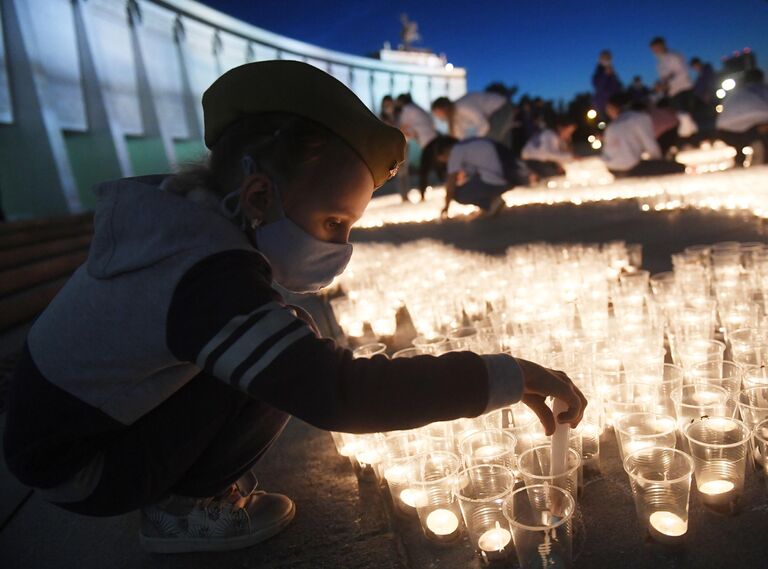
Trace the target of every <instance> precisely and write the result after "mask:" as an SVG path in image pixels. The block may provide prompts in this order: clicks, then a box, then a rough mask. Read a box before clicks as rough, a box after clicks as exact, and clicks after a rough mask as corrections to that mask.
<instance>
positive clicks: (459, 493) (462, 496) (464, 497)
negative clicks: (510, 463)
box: [452, 464, 517, 504]
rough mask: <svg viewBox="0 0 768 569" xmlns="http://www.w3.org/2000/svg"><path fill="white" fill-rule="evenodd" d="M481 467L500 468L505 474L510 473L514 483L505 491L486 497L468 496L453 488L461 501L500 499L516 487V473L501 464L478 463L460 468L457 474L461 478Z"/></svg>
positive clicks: (481, 501) (472, 501)
mask: <svg viewBox="0 0 768 569" xmlns="http://www.w3.org/2000/svg"><path fill="white" fill-rule="evenodd" d="M479 468H498V469H500V470H502V471H504V473H505V474H508V475H509V477H510V478H511V480H512V484H511V485H510V486H509V488H507V489H506V490H504V491H503V492H500V493H499V494H495V495H493V496H487V497H485V498H470V497H469V496H466V495H464V494H462V493H461V491H460V490H457V489H456V488H453V489H452V492H453V495H454V496H456V499H457V500H459V501H461V502H470V503H474V504H480V503H484V502H492V501H494V500H498V499H500V498H504V497H505V496H507V495H509V494H510V493H511V492H513V491H514V489H515V484H516V483H517V478H516V477H515V473H514V472H512V469H511V468H507V467H505V466H501V465H500V464H476V465H475V466H469V467H467V468H462V469H460V470H459V472H458V473H457V474H456V477H457V478H461V476H462V475H463V474H465V473H467V472H469V471H470V470H475V469H479Z"/></svg>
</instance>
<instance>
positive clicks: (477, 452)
mask: <svg viewBox="0 0 768 569" xmlns="http://www.w3.org/2000/svg"><path fill="white" fill-rule="evenodd" d="M516 442H517V441H515V437H514V436H513V435H512V434H511V433H509V432H507V431H504V430H502V429H485V430H482V431H478V432H476V433H472V434H470V435H468V436H466V437H464V439H463V440H462V441H461V444H460V445H459V447H460V448H459V451H460V453H461V458H462V460H463V462H464V465H465V466H467V467H470V466H476V465H479V464H496V465H498V466H503V467H504V468H508V469H510V470H514V469H515V466H516V464H515V463H516V459H515V445H516Z"/></svg>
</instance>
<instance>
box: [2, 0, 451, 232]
mask: <svg viewBox="0 0 768 569" xmlns="http://www.w3.org/2000/svg"><path fill="white" fill-rule="evenodd" d="M254 11H255V13H258V12H257V11H258V3H254ZM0 21H1V22H2V28H1V30H2V37H0V145H2V153H1V154H0V192H2V201H3V207H4V209H5V211H6V214H7V215H8V216H9V217H11V218H15V217H29V216H35V215H43V214H51V213H63V212H76V211H80V210H82V209H87V208H88V207H90V206H91V205H92V198H91V197H90V193H89V190H88V187H87V186H90V185H91V184H92V183H94V182H96V181H98V180H97V179H96V178H98V174H99V173H103V175H104V176H105V177H119V176H130V175H134V174H141V173H145V172H146V170H147V168H149V166H148V164H152V165H156V166H155V168H157V167H161V168H162V167H163V166H164V165H167V168H169V169H170V168H173V167H175V166H176V165H177V164H178V163H179V162H183V161H184V159H185V158H187V156H185V155H181V152H182V150H181V148H182V146H183V143H185V142H186V143H190V142H191V143H194V142H196V141H197V142H199V141H200V140H201V139H202V132H203V129H202V108H201V105H200V99H201V96H202V93H203V91H204V90H205V89H206V88H207V87H208V86H209V85H210V84H211V83H212V82H213V81H214V80H215V79H216V77H218V76H219V75H221V74H222V73H224V72H225V71H227V70H228V69H231V68H232V67H235V66H237V65H241V64H243V63H246V62H248V61H261V60H267V59H297V60H302V61H306V62H307V63H310V64H312V65H315V66H317V67H319V68H320V69H323V70H324V71H327V72H328V73H330V74H332V75H334V76H335V77H336V78H338V79H339V80H340V81H342V82H343V83H344V84H346V85H347V86H348V87H349V88H350V89H352V90H353V91H354V92H355V93H356V94H357V95H358V96H359V97H360V99H361V100H363V102H365V104H366V105H368V106H369V107H370V108H371V109H372V110H373V111H375V112H377V111H378V105H379V103H380V101H381V98H382V97H383V96H384V95H387V94H390V95H398V94H400V93H402V92H410V93H411V96H412V97H413V99H414V101H415V102H416V103H417V104H420V105H422V106H425V107H428V106H429V104H430V102H431V101H432V100H434V99H435V98H437V97H440V96H449V97H452V98H457V97H459V96H461V95H463V94H464V93H465V92H466V72H465V70H463V69H460V68H454V67H453V66H451V65H412V64H408V63H393V62H389V61H381V60H377V59H372V58H367V57H360V56H356V55H349V54H345V53H340V52H337V51H333V50H328V49H324V48H320V47H317V46H314V45H311V44H308V43H305V42H302V41H298V40H295V39H291V38H287V37H284V36H280V35H278V34H275V33H272V32H269V31H267V30H264V29H261V28H258V27H256V26H253V25H251V24H248V23H246V22H243V21H241V20H238V19H236V18H233V17H231V16H228V15H226V14H223V13H221V12H218V11H216V10H214V9H212V8H209V7H207V6H205V5H203V4H200V3H198V2H194V1H191V0H127V1H126V0H75V1H73V0H0ZM147 141H155V142H156V144H154V146H151V145H150V144H147V145H145V146H142V144H143V143H144V142H147ZM180 143H182V144H181V145H180ZM192 146H193V147H194V144H193V145H192ZM150 148H152V149H153V150H152V152H153V153H154V154H152V155H148V153H149V149H150ZM185 148H189V145H187V147H185ZM89 161H93V168H89V166H90V165H89Z"/></svg>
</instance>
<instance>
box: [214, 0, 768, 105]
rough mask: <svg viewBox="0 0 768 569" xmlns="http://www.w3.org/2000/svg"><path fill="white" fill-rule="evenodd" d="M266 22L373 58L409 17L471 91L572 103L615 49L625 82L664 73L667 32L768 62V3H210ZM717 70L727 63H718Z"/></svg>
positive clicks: (689, 46)
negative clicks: (501, 85)
mask: <svg viewBox="0 0 768 569" xmlns="http://www.w3.org/2000/svg"><path fill="white" fill-rule="evenodd" d="M205 3H206V4H208V5H209V6H211V7H213V8H216V9H218V10H221V11H223V12H226V13H228V14H230V15H233V16H235V17H237V18H240V19H242V20H245V21H247V22H250V23H252V24H254V25H256V26H259V27H262V28H265V29H268V30H270V31H273V32H276V33H279V34H283V35H286V36H289V37H292V38H296V39H300V40H303V41H306V42H309V43H313V44H316V45H318V46H321V47H326V48H330V49H335V50H339V51H344V52H348V53H352V54H356V55H364V54H367V53H370V52H373V51H376V50H377V49H378V48H380V47H381V46H382V44H383V42H385V41H390V42H391V43H392V45H393V46H394V45H397V43H398V35H399V30H400V22H399V15H400V13H401V12H406V13H408V15H409V16H410V17H411V19H413V20H416V21H417V22H418V23H419V30H420V32H421V35H422V37H423V40H422V42H421V44H420V45H423V46H428V47H431V48H432V49H434V50H435V51H436V52H444V53H446V54H447V55H448V59H449V61H451V62H452V63H454V64H455V65H457V66H463V67H466V68H467V72H468V78H469V88H470V89H472V90H474V89H482V88H483V87H484V86H485V85H486V84H488V83H489V82H491V81H494V80H502V81H505V82H507V83H516V84H518V85H519V86H520V90H521V92H529V93H531V94H538V95H542V96H544V97H547V98H561V97H562V98H566V99H567V98H570V97H571V96H572V95H573V94H574V93H576V92H579V91H585V90H589V88H590V83H589V78H590V75H591V73H592V70H593V67H594V65H595V62H596V60H597V54H598V52H599V51H600V50H601V49H604V48H607V49H611V50H612V51H613V53H614V61H615V66H616V69H617V71H618V73H619V76H620V77H621V78H622V80H624V81H625V82H629V81H630V80H631V78H632V76H633V75H635V74H639V75H642V77H643V79H644V81H645V82H646V83H652V82H653V80H654V79H655V77H656V72H655V60H654V58H653V55H652V54H651V52H650V50H649V49H648V42H649V40H650V39H651V38H652V37H653V36H656V35H663V36H665V37H666V38H667V42H668V44H669V45H670V47H671V48H672V49H675V50H678V51H681V52H683V53H684V54H685V56H686V57H687V58H690V57H691V56H694V55H698V56H700V57H702V58H703V59H705V60H708V61H712V62H713V63H718V62H719V60H720V58H721V57H722V56H723V55H725V54H727V53H729V52H732V51H733V50H737V49H741V48H744V47H747V46H748V47H751V48H752V49H753V50H754V51H755V52H756V53H757V55H758V63H759V64H760V65H761V67H764V68H765V67H766V66H765V62H766V61H768V1H766V0H732V1H730V2H727V1H725V0H719V1H718V0H685V1H674V0H668V1H667V2H662V1H657V0H625V1H624V2H597V1H593V0H583V1H579V2H576V1H563V0H537V1H528V2H515V1H511V0H507V1H502V0H475V1H474V2H455V1H450V0H421V1H418V2H414V1H410V2H408V1H402V0H361V1H350V0H325V1H319V0H288V1H282V2H281V1H277V0H258V1H257V0H205ZM716 67H717V65H716Z"/></svg>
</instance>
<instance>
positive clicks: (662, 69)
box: [650, 37, 696, 112]
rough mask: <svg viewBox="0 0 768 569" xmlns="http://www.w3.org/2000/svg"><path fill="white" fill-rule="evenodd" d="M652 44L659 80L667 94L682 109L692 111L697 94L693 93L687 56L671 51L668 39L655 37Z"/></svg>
mask: <svg viewBox="0 0 768 569" xmlns="http://www.w3.org/2000/svg"><path fill="white" fill-rule="evenodd" d="M650 46H651V51H652V52H653V54H654V55H655V56H656V70H657V72H658V74H659V81H661V84H662V87H663V89H664V92H665V93H666V95H667V96H668V97H669V98H670V99H671V100H672V105H673V106H674V107H675V108H676V109H679V110H681V111H686V112H692V111H693V110H694V106H695V103H696V96H695V95H694V93H693V81H691V77H690V75H689V74H688V66H687V64H686V62H685V57H683V55H682V54H680V53H677V52H675V51H670V50H669V48H668V47H667V42H666V40H665V39H664V38H662V37H655V38H653V39H652V40H651V44H650Z"/></svg>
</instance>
